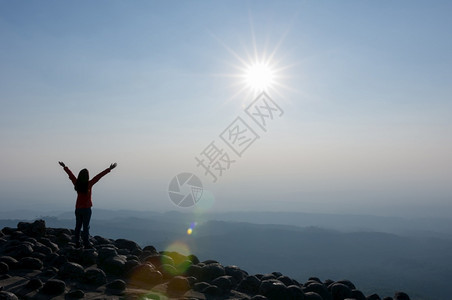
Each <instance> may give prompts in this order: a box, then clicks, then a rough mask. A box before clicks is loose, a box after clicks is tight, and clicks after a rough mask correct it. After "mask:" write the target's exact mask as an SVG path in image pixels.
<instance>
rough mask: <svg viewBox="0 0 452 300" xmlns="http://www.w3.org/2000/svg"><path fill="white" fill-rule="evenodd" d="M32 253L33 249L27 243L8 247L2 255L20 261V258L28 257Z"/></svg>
mask: <svg viewBox="0 0 452 300" xmlns="http://www.w3.org/2000/svg"><path fill="white" fill-rule="evenodd" d="M32 253H33V248H32V247H31V245H30V244H28V243H21V244H19V245H16V246H12V247H8V248H7V249H6V250H5V252H4V254H5V255H9V256H12V257H14V258H16V259H20V258H22V257H29V256H30V255H31V254H32Z"/></svg>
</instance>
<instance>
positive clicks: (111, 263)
mask: <svg viewBox="0 0 452 300" xmlns="http://www.w3.org/2000/svg"><path fill="white" fill-rule="evenodd" d="M126 262H127V258H126V257H125V256H124V255H116V256H113V257H110V258H107V259H106V260H105V261H104V262H103V263H102V265H101V267H102V269H103V270H104V271H105V272H106V273H109V274H113V275H122V274H124V272H125V270H126V268H125V266H126Z"/></svg>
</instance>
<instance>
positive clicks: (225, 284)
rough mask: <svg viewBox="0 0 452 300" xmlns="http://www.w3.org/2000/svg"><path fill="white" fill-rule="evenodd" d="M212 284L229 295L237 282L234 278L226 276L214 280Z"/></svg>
mask: <svg viewBox="0 0 452 300" xmlns="http://www.w3.org/2000/svg"><path fill="white" fill-rule="evenodd" d="M212 284H213V285H215V286H217V287H218V288H219V289H220V290H221V292H222V293H227V292H229V291H230V290H231V289H232V288H233V287H234V285H235V280H234V279H233V278H232V276H228V275H224V276H220V277H217V278H215V279H214V280H212Z"/></svg>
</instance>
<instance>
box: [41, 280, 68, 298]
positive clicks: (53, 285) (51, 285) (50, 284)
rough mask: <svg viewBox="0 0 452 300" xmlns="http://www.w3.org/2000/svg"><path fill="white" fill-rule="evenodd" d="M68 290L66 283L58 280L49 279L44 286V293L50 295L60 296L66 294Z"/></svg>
mask: <svg viewBox="0 0 452 300" xmlns="http://www.w3.org/2000/svg"><path fill="white" fill-rule="evenodd" d="M65 289H66V283H64V281H62V280H58V279H49V280H48V281H47V282H46V283H45V284H44V286H43V288H42V290H41V291H42V292H43V293H44V294H48V295H60V294H62V293H64V291H65Z"/></svg>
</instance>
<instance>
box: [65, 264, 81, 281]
mask: <svg viewBox="0 0 452 300" xmlns="http://www.w3.org/2000/svg"><path fill="white" fill-rule="evenodd" d="M84 274H85V271H84V270H83V267H82V266H81V265H79V264H76V263H73V262H67V263H65V264H64V265H63V266H62V267H61V268H60V271H59V272H58V276H59V277H61V278H63V279H66V278H69V279H75V280H78V279H82V278H83V275H84Z"/></svg>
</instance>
